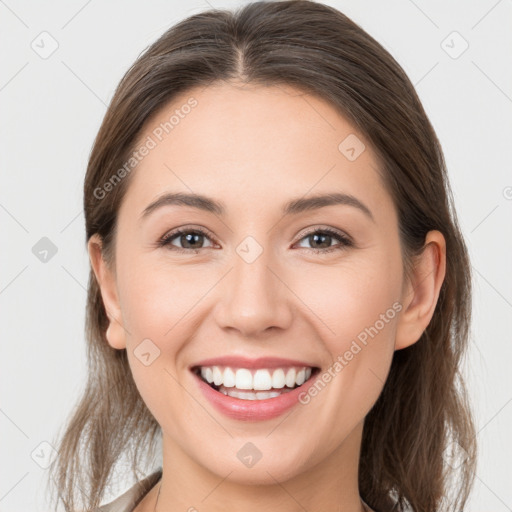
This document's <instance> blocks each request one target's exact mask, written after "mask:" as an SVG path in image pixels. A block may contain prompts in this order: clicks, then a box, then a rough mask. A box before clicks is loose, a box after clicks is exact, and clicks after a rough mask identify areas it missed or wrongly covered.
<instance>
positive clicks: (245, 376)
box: [235, 368, 252, 389]
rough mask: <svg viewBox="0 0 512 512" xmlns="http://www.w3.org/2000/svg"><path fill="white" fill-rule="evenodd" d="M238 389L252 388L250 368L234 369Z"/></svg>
mask: <svg viewBox="0 0 512 512" xmlns="http://www.w3.org/2000/svg"><path fill="white" fill-rule="evenodd" d="M235 387H236V388H238V389H252V375H251V371H250V370H246V369H245V368H240V369H239V370H237V371H236V384H235Z"/></svg>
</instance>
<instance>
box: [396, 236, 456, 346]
mask: <svg viewBox="0 0 512 512" xmlns="http://www.w3.org/2000/svg"><path fill="white" fill-rule="evenodd" d="M414 261H415V263H414V270H413V276H412V277H411V279H410V280H408V281H407V282H406V283H405V285H404V290H403V293H402V301H401V302H402V306H403V308H402V314H401V315H400V317H399V320H398V325H397V332H396V339H395V350H400V349H402V348H406V347H408V346H410V345H412V344H414V343H416V342H417V341H418V340H419V339H420V337H421V335H422V334H423V332H424V331H425V329H426V328H427V326H428V324H429V323H430V320H431V319H432V316H433V315H434V310H435V308H436V304H437V299H438V298H439V292H440V290H441V285H442V284H443V281H444V277H445V273H446V241H445V239H444V236H443V235H442V233H441V232H440V231H429V232H428V233H427V236H426V238H425V245H424V247H423V250H422V252H421V254H420V255H419V256H417V257H416V259H415V260H414Z"/></svg>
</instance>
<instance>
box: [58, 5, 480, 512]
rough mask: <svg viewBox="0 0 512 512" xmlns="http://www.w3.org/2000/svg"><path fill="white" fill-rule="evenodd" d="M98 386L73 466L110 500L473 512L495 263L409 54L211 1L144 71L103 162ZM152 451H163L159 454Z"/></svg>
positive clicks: (94, 501) (72, 489)
mask: <svg viewBox="0 0 512 512" xmlns="http://www.w3.org/2000/svg"><path fill="white" fill-rule="evenodd" d="M84 210H85V218H86V237H87V247H88V251H89V256H90V261H91V274H90V281H89V295H88V304H87V334H88V354H89V365H90V366H89V378H88V382H87V387H86V390H85V392H84V395H83V397H82V398H81V399H80V402H79V404H78V407H77V409H76V411H75V412H74V415H73V417H72V418H71V421H70V423H69V425H68V426H67V430H66V431H65V433H64V435H63V437H62V439H61V441H60V445H59V457H58V459H57V461H56V463H55V465H54V467H53V468H52V475H54V481H55V483H56V486H57V494H58V497H59V499H60V500H62V502H63V503H64V505H65V507H66V510H75V509H76V504H77V498H79V499H80V500H81V503H82V506H83V507H84V508H85V510H95V509H97V507H98V505H99V504H100V502H101V501H102V498H103V496H104V492H105V490H106V486H107V484H108V482H109V479H110V478H111V476H112V474H113V470H114V467H115V463H116V462H117V461H118V459H119V457H122V456H127V457H128V460H130V462H131V463H132V465H133V474H134V477H135V479H136V480H139V479H140V476H139V475H138V473H137V468H138V467H139V462H140V460H139V459H140V457H141V454H142V455H143V459H144V457H145V456H147V454H154V453H155V451H156V447H155V443H156V442H157V441H159V440H160V436H161V442H162V464H161V468H159V469H158V470H156V471H153V472H152V473H151V474H150V475H149V476H148V477H146V478H144V479H142V480H141V482H139V483H138V484H136V485H135V486H134V487H132V488H131V489H129V491H127V492H126V493H125V494H123V495H122V496H121V497H120V498H118V499H117V500H116V501H114V502H112V503H110V504H109V505H107V506H106V507H105V508H102V510H116V511H119V510H122V511H135V512H149V511H158V512H162V511H166V510H201V511H203V510H204V511H206V510H208V511H217V510H224V511H229V510H244V511H251V510H256V509H257V510H274V511H292V510H293V511H295V510H308V511H315V510H340V511H346V512H348V511H354V512H355V511H358V512H359V511H364V510H373V511H378V512H384V511H389V510H394V511H402V510H414V511H437V510H441V509H443V510H444V509H445V508H442V507H445V506H446V509H447V510H448V509H449V510H461V509H463V508H464V504H465V503H466V501H467V498H468V495H469V492H470V489H471V486H472V482H473V475H474V469H475V463H476V462H475V461H476V444H475V428H474V423H473V419H472V414H471V409H470V406H469V404H468V400H467V394H466V390H465V387H464V382H463V380H462V379H461V377H460V373H459V366H460V364H461V360H462V357H463V355H464V353H465V351H466V349H467V343H468V329H469V324H470V311H471V304H470V300H471V286H470V283H471V281H470V279H471V278H470V265H469V261H468V255H467V251H466V247H465V244H464V241H463V238H462V236H461V233H460V230H459V227H458V224H457V218H456V214H455V211H454V209H453V199H452V196H451V191H450V186H449V182H448V178H447V172H446V168H445V163H444V159H443V155H442V150H441V147H440V144H439V142H438V140H437V138H436V135H435V133H434V130H433V128H432V126H431V124H430V122H429V120H428V119H427V116H426V114H425V112H424V110H423V108H422V106H421V103H420V101H419V99H418V97H417V95H416V93H415V91H414V88H413V86H412V85H411V83H410V81H409V79H408V78H407V76H406V75H405V73H404V71H403V70H402V69H401V68H400V66H399V65H398V64H397V62H396V61H395V60H394V59H393V58H392V57H391V56H390V55H389V53H387V52H386V51H385V50H384V49H383V48H382V46H381V45H379V44H378V43H377V42H376V41H375V40H374V39H372V38H371V37H370V36H369V35H368V34H367V33H366V32H364V31H363V30H362V29H361V28H360V27H359V26H357V25H356V24H355V23H353V22H352V21H351V20H350V19H348V18H347V17H346V16H345V15H343V14H342V13H340V12H339V11H337V10H335V9H334V8H331V7H327V6H325V5H322V4H319V3H314V2H310V1H303V0H299V1H296V0H292V1H279V2H257V3H252V4H248V5H246V6H244V7H243V8H241V9H239V11H237V12H235V13H231V12H228V11H219V10H212V11H208V12H203V13H201V14H198V15H195V16H191V17H190V18H188V19H186V20H184V21H182V22H181V23H179V24H177V25H176V26H174V27H172V28H171V29H170V30H168V31H167V32H166V33H165V34H164V35H163V36H162V37H160V39H158V40H157V41H156V42H155V43H154V44H153V45H152V46H151V47H150V48H148V49H147V50H146V51H145V52H144V54H143V55H142V56H140V57H139V58H138V59H137V61H136V62H135V63H134V65H133V66H132V67H131V68H130V70H129V71H128V72H127V74H126V75H125V77H124V78H123V79H122V81H121V83H120V85H119V87H118V89H117V91H116V93H115V96H114V98H113V99H112V102H111V105H110V106H109V108H108V111H107V113H106V115H105V118H104V121H103V124H102V126H101V128H100V131H99V133H98V136H97V138H96V141H95V143H94V147H93V150H92V153H91V156H90V161H89V165H88V169H87V175H86V178H85V188H84ZM148 460H149V459H148Z"/></svg>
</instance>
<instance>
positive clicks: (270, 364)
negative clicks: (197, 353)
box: [190, 356, 316, 369]
mask: <svg viewBox="0 0 512 512" xmlns="http://www.w3.org/2000/svg"><path fill="white" fill-rule="evenodd" d="M199 366H230V367H235V368H282V367H285V366H299V367H306V368H316V366H315V365H313V364H311V363H307V362H305V361H299V360H297V359H285V358H282V357H258V358H257V359H251V358H248V357H242V356H220V357H213V358H211V359H203V360H202V361H199V362H198V363H196V364H193V365H192V366H191V367H190V368H191V369H193V368H197V367H199Z"/></svg>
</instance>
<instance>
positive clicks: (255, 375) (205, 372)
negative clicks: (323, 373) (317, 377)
mask: <svg viewBox="0 0 512 512" xmlns="http://www.w3.org/2000/svg"><path fill="white" fill-rule="evenodd" d="M311 373H312V368H310V367H302V368H299V367H297V368H275V369H271V370H268V369H264V368H262V369H257V370H249V369H247V368H237V369H232V368H229V367H220V366H211V367H210V366H203V367H201V376H202V377H203V379H204V380H205V381H206V382H208V383H209V384H214V385H215V386H218V387H219V388H220V387H224V388H236V390H253V391H270V390H272V389H283V388H285V390H288V389H289V388H294V387H295V386H301V385H302V384H304V382H305V381H307V380H308V379H309V378H310V377H311ZM233 391H234V392H235V393H236V392H237V391H235V390H233ZM273 393H275V392H273ZM228 394H229V393H228ZM262 395H263V394H262ZM244 398H246V399H248V400H252V399H253V398H251V396H250V394H247V393H245V396H244ZM256 399H258V397H255V398H254V400H256Z"/></svg>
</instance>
